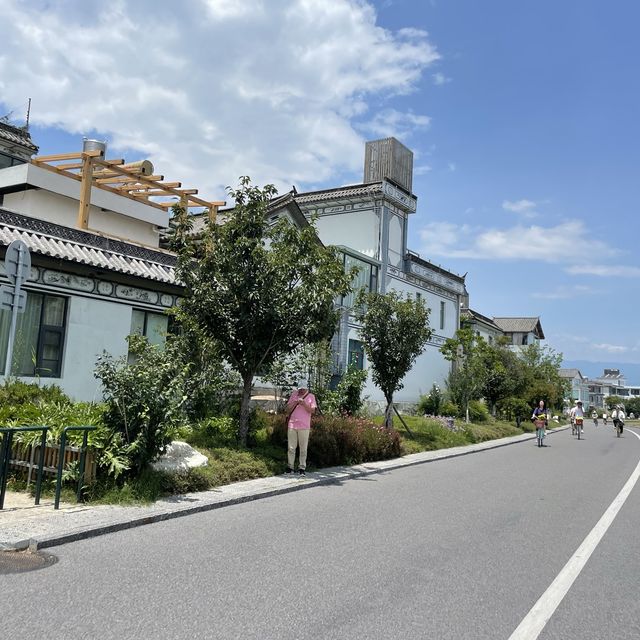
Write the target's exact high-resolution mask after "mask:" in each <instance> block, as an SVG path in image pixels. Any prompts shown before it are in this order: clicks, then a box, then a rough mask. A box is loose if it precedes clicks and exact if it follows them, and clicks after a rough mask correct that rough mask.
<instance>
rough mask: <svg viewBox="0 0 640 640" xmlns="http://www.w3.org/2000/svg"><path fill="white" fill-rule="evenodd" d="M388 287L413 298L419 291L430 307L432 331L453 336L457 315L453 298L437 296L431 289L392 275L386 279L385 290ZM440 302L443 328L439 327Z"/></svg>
mask: <svg viewBox="0 0 640 640" xmlns="http://www.w3.org/2000/svg"><path fill="white" fill-rule="evenodd" d="M390 289H394V290H395V291H400V292H402V293H403V294H404V295H405V296H406V294H407V293H410V294H411V297H412V298H415V296H416V293H420V294H421V296H422V299H423V300H424V301H425V303H426V305H427V307H428V308H429V309H431V313H430V314H429V326H430V327H431V328H432V329H433V331H434V333H436V334H438V335H439V336H445V337H446V338H453V336H454V334H455V332H456V330H457V329H458V315H457V310H456V301H455V300H451V299H450V298H445V297H443V296H439V295H438V294H437V293H433V292H432V291H427V290H425V289H420V288H419V287H416V286H414V285H413V284H411V283H409V282H405V281H404V280H398V279H397V278H394V277H393V276H391V277H389V279H388V280H387V290H390ZM440 302H444V303H445V314H444V329H440Z"/></svg>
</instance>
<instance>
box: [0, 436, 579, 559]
mask: <svg viewBox="0 0 640 640" xmlns="http://www.w3.org/2000/svg"><path fill="white" fill-rule="evenodd" d="M567 428H568V425H567V426H563V427H558V428H556V429H554V430H553V431H551V432H549V434H550V435H552V434H553V433H557V432H560V431H564V430H566V429H567ZM530 440H535V434H533V433H526V434H522V435H518V436H511V437H508V438H500V439H499V440H488V441H486V442H481V443H478V444H472V445H467V446H464V447H454V448H451V449H439V450H436V451H425V452H421V453H414V454H409V455H408V456H404V457H403V458H394V459H392V460H382V461H380V462H372V463H366V464H362V465H356V466H353V467H333V468H330V469H323V470H322V471H318V472H315V473H313V474H312V475H310V476H307V477H306V478H305V479H304V480H299V479H295V480H292V479H290V478H287V477H286V476H272V477H271V478H270V479H267V480H275V479H276V478H282V481H283V484H282V486H275V487H266V488H260V489H257V490H256V489H254V490H253V491H252V490H251V489H248V490H247V493H245V494H244V495H236V496H230V497H227V498H222V499H217V500H211V501H209V502H202V503H201V504H197V505H185V506H180V507H176V508H167V509H165V510H164V511H158V512H156V513H152V514H148V515H140V516H135V517H129V518H121V519H118V520H114V521H112V522H108V523H101V524H97V525H93V526H92V525H88V526H85V527H78V528H76V529H69V530H67V531H65V532H60V533H56V534H51V535H39V536H36V537H32V538H29V539H23V540H18V541H13V542H12V543H10V544H7V543H2V541H0V550H2V549H4V550H13V551H15V550H21V549H26V548H28V549H30V550H31V551H37V550H39V549H46V548H49V547H54V546H59V545H62V544H67V543H70V542H76V541H79V540H86V539H88V538H93V537H97V536H100V535H105V534H108V533H115V532H117V531H123V530H125V529H133V528H136V527H140V526H144V525H147V524H153V523H155V522H163V521H165V520H172V519H174V518H180V517H183V516H188V515H192V514H195V513H203V512H205V511H213V510H214V509H221V508H223V507H228V506H233V505H237V504H241V503H244V502H252V501H254V500H260V499H263V498H271V497H273V496H276V495H280V494H285V493H293V492H294V491H301V490H303V489H308V488H311V487H317V486H322V485H328V484H339V483H340V482H342V481H345V480H352V479H356V478H361V477H364V476H369V475H373V474H378V473H384V472H386V471H392V470H395V469H402V468H404V467H413V466H416V465H419V464H427V463H430V462H436V461H439V460H449V459H451V458H457V457H460V456H465V455H470V454H473V453H480V452H481V451H489V450H491V449H498V448H501V447H506V446H510V445H514V444H519V443H521V442H527V441H530ZM247 482H254V481H247ZM227 486H233V485H227ZM223 489H224V487H222V488H218V489H217V490H216V489H214V490H212V491H211V492H206V493H215V492H219V491H221V490H223ZM203 493H205V492H203ZM189 495H192V496H198V495H202V494H189Z"/></svg>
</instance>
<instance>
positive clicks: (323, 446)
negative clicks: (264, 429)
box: [271, 416, 402, 467]
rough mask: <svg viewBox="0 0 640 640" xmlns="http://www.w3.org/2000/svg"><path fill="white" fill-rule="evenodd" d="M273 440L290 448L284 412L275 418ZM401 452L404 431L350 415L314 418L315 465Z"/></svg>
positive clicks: (353, 461)
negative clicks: (401, 436) (400, 433)
mask: <svg viewBox="0 0 640 640" xmlns="http://www.w3.org/2000/svg"><path fill="white" fill-rule="evenodd" d="M271 440H272V442H273V443H274V444H278V445H280V446H282V447H283V448H286V446H287V428H286V424H285V420H284V416H277V417H276V418H274V421H273V425H272V427H271ZM401 455H402V446H401V440H400V435H399V434H398V432H397V431H395V430H392V429H385V428H384V427H382V426H379V425H376V424H374V423H373V422H371V421H370V420H365V419H362V418H353V417H349V416H314V417H313V418H312V419H311V435H310V438H309V452H308V460H309V463H310V464H312V465H313V466H316V467H332V466H337V465H346V464H360V463H362V462H371V461H374V460H385V459H388V458H396V457H398V456H401Z"/></svg>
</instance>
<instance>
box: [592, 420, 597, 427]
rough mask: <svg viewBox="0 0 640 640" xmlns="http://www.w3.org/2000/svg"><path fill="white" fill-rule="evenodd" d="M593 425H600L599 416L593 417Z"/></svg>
mask: <svg viewBox="0 0 640 640" xmlns="http://www.w3.org/2000/svg"><path fill="white" fill-rule="evenodd" d="M593 426H594V427H597V426H598V418H594V419H593Z"/></svg>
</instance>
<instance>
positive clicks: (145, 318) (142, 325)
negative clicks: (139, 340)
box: [131, 309, 169, 345]
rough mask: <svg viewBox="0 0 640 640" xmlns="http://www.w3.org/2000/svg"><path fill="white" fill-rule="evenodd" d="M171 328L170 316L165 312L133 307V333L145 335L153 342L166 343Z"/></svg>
mask: <svg viewBox="0 0 640 640" xmlns="http://www.w3.org/2000/svg"><path fill="white" fill-rule="evenodd" d="M168 329H169V316H167V315H165V314H164V313H154V312H153V311H143V310H142V309H133V311H132V313H131V333H132V334H133V333H135V334H137V335H139V336H144V337H145V338H147V340H149V342H150V343H151V344H159V345H162V344H164V343H165V340H166V338H167V333H168Z"/></svg>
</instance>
